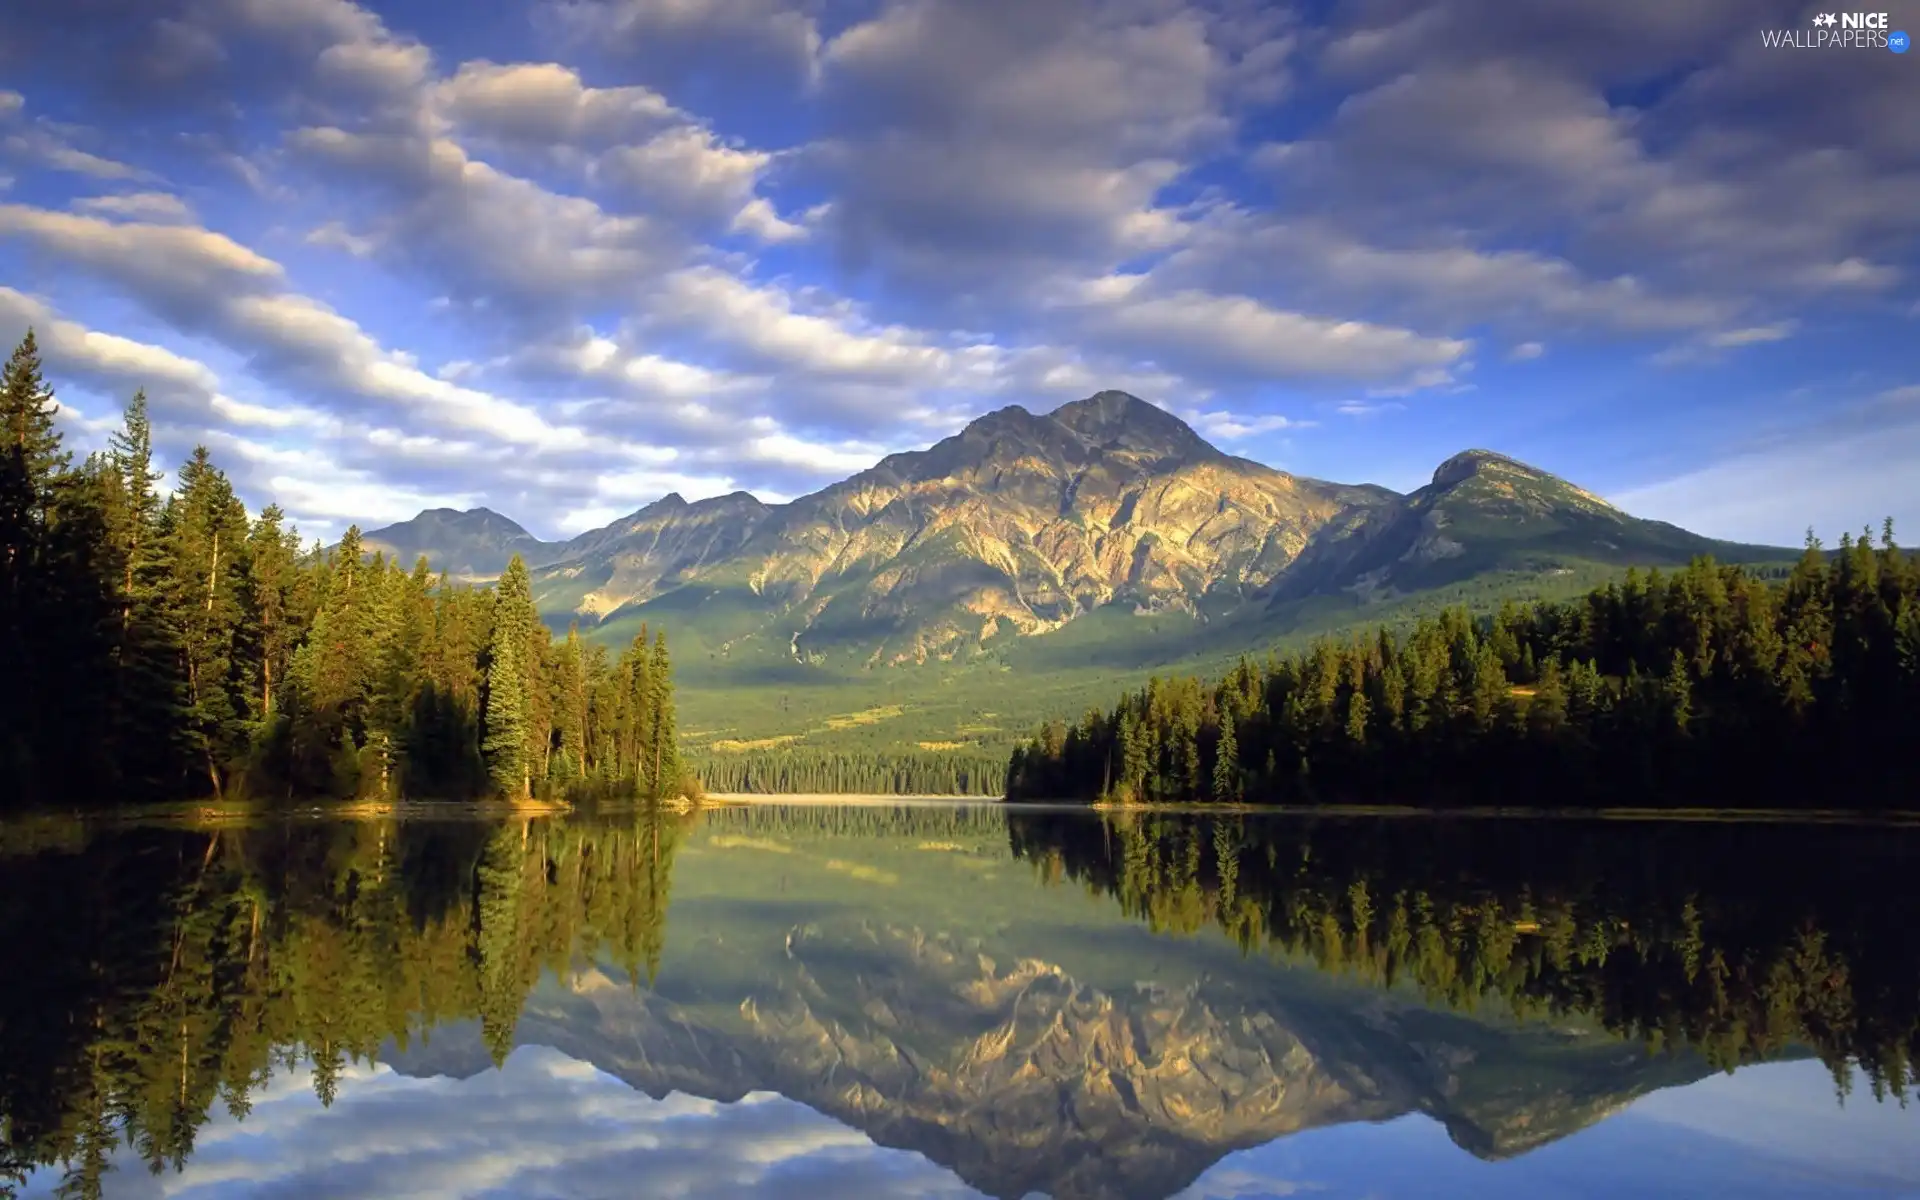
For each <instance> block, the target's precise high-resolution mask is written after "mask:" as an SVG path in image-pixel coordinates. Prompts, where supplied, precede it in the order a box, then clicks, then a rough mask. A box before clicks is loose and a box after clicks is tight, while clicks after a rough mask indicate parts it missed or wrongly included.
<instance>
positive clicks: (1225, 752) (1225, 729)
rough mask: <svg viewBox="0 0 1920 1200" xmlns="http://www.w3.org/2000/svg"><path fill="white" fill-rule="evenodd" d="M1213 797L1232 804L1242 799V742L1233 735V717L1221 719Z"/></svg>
mask: <svg viewBox="0 0 1920 1200" xmlns="http://www.w3.org/2000/svg"><path fill="white" fill-rule="evenodd" d="M1213 799H1214V801H1215V802H1216V803H1219V804H1231V803H1233V802H1234V801H1237V800H1238V799H1240V744H1239V742H1238V741H1236V740H1235V739H1234V736H1233V717H1232V716H1229V715H1223V716H1222V717H1221V720H1220V741H1219V743H1218V744H1217V745H1216V746H1215V747H1214V751H1213Z"/></svg>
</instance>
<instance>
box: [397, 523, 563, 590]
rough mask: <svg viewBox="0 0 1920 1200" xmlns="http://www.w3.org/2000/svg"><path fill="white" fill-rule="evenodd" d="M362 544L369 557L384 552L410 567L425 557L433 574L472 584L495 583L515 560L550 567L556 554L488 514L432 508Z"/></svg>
mask: <svg viewBox="0 0 1920 1200" xmlns="http://www.w3.org/2000/svg"><path fill="white" fill-rule="evenodd" d="M360 544H361V545H362V546H364V547H365V548H366V550H367V552H368V553H369V554H371V553H373V552H374V551H376V550H377V551H380V552H382V553H384V554H386V555H387V556H388V557H390V558H394V559H397V560H399V562H400V564H401V565H402V566H405V567H411V566H412V565H413V563H414V561H415V560H416V559H418V558H419V557H420V556H421V555H423V554H424V555H426V557H427V562H428V563H429V564H430V565H431V566H432V567H433V569H434V570H436V571H445V572H446V573H447V574H449V575H451V576H453V577H455V578H456V579H470V580H471V579H492V578H495V577H496V576H498V575H499V574H500V572H502V571H504V570H506V567H507V562H508V560H509V559H511V558H512V557H513V556H514V555H516V554H518V555H520V556H521V557H522V558H524V559H526V560H527V561H528V562H529V563H533V562H545V561H547V559H548V556H549V555H548V552H549V550H551V549H554V548H555V547H551V546H550V545H549V544H548V543H546V542H543V541H541V540H540V539H539V538H536V537H534V536H533V535H532V534H530V533H528V532H527V531H526V530H524V529H522V528H520V526H519V525H517V524H515V523H514V522H513V521H510V520H508V519H507V518H506V517H503V516H501V515H500V514H499V513H497V512H494V511H492V510H491V509H486V508H474V509H469V510H467V511H465V512H461V511H459V510H458V509H452V508H430V509H428V510H426V511H425V512H423V513H421V514H420V515H419V516H417V517H415V518H413V519H412V520H410V521H402V522H400V523H399V524H398V525H388V526H387V527H385V528H384V529H375V530H373V531H372V532H370V533H366V534H363V535H362V536H361V539H360Z"/></svg>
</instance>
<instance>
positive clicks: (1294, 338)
mask: <svg viewBox="0 0 1920 1200" xmlns="http://www.w3.org/2000/svg"><path fill="white" fill-rule="evenodd" d="M1086 325H1087V326H1088V328H1089V329H1090V330H1092V331H1093V332H1095V333H1096V334H1097V335H1099V336H1101V337H1104V338H1106V339H1107V340H1109V341H1113V342H1119V343H1123V344H1125V345H1127V346H1130V347H1133V348H1135V350H1136V352H1137V353H1140V354H1141V355H1143V356H1145V357H1151V358H1154V359H1155V360H1157V361H1160V362H1161V363H1162V364H1163V365H1167V366H1172V367H1175V368H1176V369H1183V370H1191V371H1194V372H1196V373H1202V374H1205V373H1228V374H1233V373H1238V374H1242V375H1246V376H1252V377H1257V378H1264V379H1288V380H1298V379H1318V378H1330V379H1360V380H1382V381H1391V380H1400V379H1426V380H1430V381H1431V382H1434V383H1437V382H1442V381H1444V379H1445V378H1446V375H1445V373H1446V371H1447V370H1448V369H1449V368H1452V367H1455V366H1458V365H1459V364H1460V363H1461V362H1462V361H1463V360H1464V358H1465V356H1466V354H1467V352H1468V350H1469V349H1471V343H1469V342H1466V341H1463V340H1460V339H1457V338H1435V337H1425V336H1422V335H1420V334H1418V333H1415V332H1413V331H1412V330H1408V329H1399V328H1393V327H1390V326H1382V325H1374V324H1370V323H1368V322H1365V321H1342V320H1335V319H1330V318H1325V317H1313V316H1307V315H1305V314H1302V313H1295V312H1285V311H1281V310H1277V309H1273V308H1269V307H1267V306H1266V305H1263V304H1261V303H1259V302H1258V301H1255V300H1252V299H1249V298H1247V297H1245V296H1231V295H1224V296H1223V295H1213V294H1209V293H1206V292H1202V291H1197V290H1187V291H1179V292H1174V293H1172V294H1170V295H1163V296H1150V297H1146V298H1140V299H1132V298H1129V299H1127V300H1123V301H1121V302H1119V303H1117V304H1113V305H1108V306H1105V307H1098V308H1093V309H1090V310H1088V313H1087V317H1086Z"/></svg>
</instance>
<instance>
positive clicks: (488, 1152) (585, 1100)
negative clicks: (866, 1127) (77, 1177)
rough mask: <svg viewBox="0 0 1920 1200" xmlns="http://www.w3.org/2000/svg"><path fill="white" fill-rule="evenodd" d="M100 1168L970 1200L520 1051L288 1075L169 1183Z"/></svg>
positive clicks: (489, 1189)
mask: <svg viewBox="0 0 1920 1200" xmlns="http://www.w3.org/2000/svg"><path fill="white" fill-rule="evenodd" d="M118 1167H119V1169H118V1170H116V1171H115V1173H114V1175H113V1176H112V1177H111V1178H110V1180H109V1185H108V1188H107V1194H108V1195H109V1196H110V1197H115V1198H118V1197H139V1198H144V1197H161V1196H166V1197H184V1198H190V1200H227V1198H228V1197H237V1196H248V1195H261V1194H273V1195H282V1196H301V1197H333V1196H338V1197H371V1196H398V1195H405V1196H409V1197H426V1196H471V1197H529V1196H537V1197H554V1198H558V1197H602V1196H607V1197H611V1196H621V1197H626V1196H636V1195H638V1196H648V1197H660V1198H662V1200H673V1198H677V1197H701V1198H703V1200H704V1198H706V1197H716V1196H728V1197H733V1196H738V1197H743V1198H751V1197H765V1198H767V1200H772V1198H774V1197H779V1198H781V1200H787V1198H789V1197H791V1198H794V1200H810V1198H818V1200H827V1198H829V1197H831V1198H833V1200H841V1198H843V1197H873V1198H875V1200H882V1198H888V1197H908V1196H912V1197H921V1196H927V1197H961V1196H965V1197H977V1196H979V1195H980V1193H978V1192H975V1191H973V1190H972V1189H970V1188H968V1187H966V1186H965V1185H963V1184H962V1183H960V1182H959V1181H958V1180H957V1179H955V1178H954V1177H953V1175H952V1174H951V1173H950V1172H948V1171H946V1170H943V1169H942V1168H940V1167H937V1166H935V1165H934V1164H932V1163H931V1162H929V1161H927V1160H926V1159H925V1158H923V1157H921V1156H920V1155H918V1154H914V1153H911V1152H909V1151H903V1150H889V1149H883V1148H881V1147H878V1146H875V1145H874V1144H873V1143H872V1142H871V1141H869V1140H868V1139H867V1138H866V1137H864V1136H863V1135H861V1134H860V1133H858V1132H856V1131H854V1130H852V1129H849V1128H847V1127H846V1126H844V1125H841V1124H839V1123H838V1122H836V1121H833V1120H831V1119H829V1118H827V1117H823V1116H821V1115H820V1114H818V1113H816V1112H814V1111H813V1110H811V1109H809V1108H807V1107H805V1106H804V1105H801V1104H798V1103H795V1102H793V1101H790V1100H785V1099H782V1098H780V1097H778V1096H773V1095H769V1094H754V1095H750V1096H748V1097H746V1098H745V1099H743V1100H742V1101H740V1102H739V1103H737V1104H719V1103H715V1102H713V1101H709V1100H701V1099H697V1098H694V1097H688V1096H680V1095H673V1096H669V1097H667V1098H666V1099H664V1100H654V1099H652V1098H650V1097H648V1096H647V1095H646V1094H644V1093H642V1092H638V1091H635V1090H634V1089H632V1088H630V1087H628V1086H627V1085H626V1084H625V1083H622V1082H621V1081H620V1080H618V1079H615V1078H614V1077H612V1076H610V1075H605V1074H602V1073H601V1072H599V1071H596V1070H594V1069H593V1068H592V1067H591V1066H588V1065H587V1064H585V1063H580V1062H576V1061H574V1060H573V1059H570V1058H568V1057H566V1056H565V1055H562V1054H560V1053H559V1052H558V1051H554V1050H549V1049H546V1048H544V1047H533V1046H529V1047H522V1048H520V1049H518V1050H516V1051H514V1053H513V1055H512V1057H511V1058H509V1059H508V1060H507V1064H506V1067H505V1068H504V1069H503V1070H500V1071H487V1072H483V1073H481V1074H479V1075H476V1076H474V1077H472V1078H470V1079H465V1080H456V1079H452V1078H448V1077H445V1076H441V1077H435V1078H429V1079H415V1078H410V1077H408V1076H404V1075H400V1074H398V1073H396V1072H394V1071H393V1070H392V1069H391V1068H389V1067H386V1066H375V1067H371V1068H368V1067H353V1068H349V1069H348V1070H347V1071H346V1072H345V1073H344V1074H343V1078H342V1080H341V1083H340V1088H339V1092H338V1095H337V1097H336V1099H335V1101H334V1104H333V1107H332V1108H329V1109H323V1108H321V1106H320V1103H319V1101H318V1099H316V1098H315V1096H314V1094H313V1087H312V1079H311V1076H310V1075H309V1074H308V1072H307V1071H306V1070H304V1069H301V1070H297V1071H290V1072H281V1073H278V1074H276V1075H275V1077H274V1078H273V1079H272V1080H271V1082H269V1084H268V1085H267V1086H266V1087H265V1088H263V1089H261V1090H260V1091H259V1092H258V1093H256V1097H255V1101H254V1106H253V1111H252V1112H251V1113H250V1114H249V1115H248V1117H247V1119H246V1120H245V1121H240V1122H236V1121H234V1120H233V1119H232V1118H231V1117H228V1116H227V1115H226V1114H225V1113H224V1112H219V1113H218V1114H217V1115H216V1117H215V1118H214V1119H213V1120H211V1121H209V1122H208V1124H207V1125H206V1127H205V1128H204V1129H202V1131H201V1133H200V1136H199V1138H198V1139H197V1140H196V1143H195V1151H194V1154H193V1157H192V1158H191V1159H189V1160H188V1162H187V1164H186V1168H185V1170H183V1171H182V1172H180V1173H179V1174H177V1175H176V1174H173V1173H171V1172H169V1173H166V1174H163V1175H159V1176H153V1175H149V1174H148V1173H147V1171H146V1169H145V1167H144V1166H142V1165H141V1163H140V1162H139V1160H138V1159H137V1158H136V1157H134V1156H132V1155H129V1154H123V1156H122V1159H121V1161H120V1162H119V1164H118ZM58 1180H59V1173H58V1171H43V1172H40V1173H39V1174H37V1175H36V1176H35V1177H34V1178H33V1180H32V1181H31V1182H30V1184H29V1187H28V1190H27V1193H26V1194H27V1195H29V1196H47V1195H51V1194H52V1189H53V1188H54V1186H55V1185H56V1184H57V1183H58Z"/></svg>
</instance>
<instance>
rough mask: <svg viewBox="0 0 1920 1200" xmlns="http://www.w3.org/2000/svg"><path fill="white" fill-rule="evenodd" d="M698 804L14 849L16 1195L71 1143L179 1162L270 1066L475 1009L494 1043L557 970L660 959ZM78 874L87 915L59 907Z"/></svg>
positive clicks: (356, 1051)
mask: <svg viewBox="0 0 1920 1200" xmlns="http://www.w3.org/2000/svg"><path fill="white" fill-rule="evenodd" d="M681 837H682V830H681V827H680V825H679V824H678V823H677V822H675V821H674V820H673V819H671V818H667V817H663V816H662V814H660V813H659V812H658V810H650V811H646V812H642V813H640V814H636V815H635V816H633V817H632V818H630V819H628V820H625V821H621V822H608V821H594V822H591V823H588V822H582V821H577V820H567V821H548V820H540V821H532V822H527V821H513V822H509V823H505V824H487V823H483V822H478V821H470V822H458V823H444V822H443V823H426V822H405V823H383V824H374V823H363V824H355V825H333V824H328V825H318V824H302V825H299V826H297V827H296V826H285V825H282V826H280V827H278V828H257V829H222V830H218V831H213V832H206V831H191V830H186V829H181V828H177V827H173V828H150V829H145V830H141V831H138V833H137V834H133V835H127V836H122V837H116V838H112V839H104V840H102V841H99V842H95V843H93V844H91V845H88V846H85V848H84V849H80V850H77V851H73V852H70V853H67V854H61V853H42V854H39V855H30V856H25V857H17V858H11V859H8V860H6V861H5V863H4V866H5V869H4V871H0V939H4V943H5V944H6V946H7V947H8V948H9V951H10V952H12V953H14V954H16V955H18V956H19V957H20V960H21V961H22V962H30V963H31V964H32V971H33V985H32V986H31V987H11V988H5V989H0V1196H4V1195H10V1194H12V1191H13V1188H12V1186H11V1185H12V1184H17V1183H18V1182H19V1181H20V1180H21V1179H23V1178H24V1176H25V1175H26V1173H27V1172H28V1171H30V1170H32V1169H33V1168H34V1167H36V1166H41V1165H48V1164H60V1165H62V1166H63V1168H64V1172H65V1178H64V1180H63V1181H62V1184H61V1187H60V1192H61V1194H62V1195H72V1196H83V1197H94V1196H98V1195H100V1194H101V1190H102V1180H103V1177H104V1176H105V1175H106V1174H107V1171H108V1168H109V1157H110V1155H111V1154H112V1153H113V1152H114V1151H115V1150H116V1149H117V1148H118V1147H120V1146H122V1145H132V1146H134V1147H135V1148H137V1151H138V1153H139V1156H140V1157H141V1158H142V1159H144V1160H145V1161H146V1163H147V1165H148V1167H149V1168H150V1169H151V1170H153V1171H154V1172H155V1173H156V1174H157V1173H160V1172H162V1171H165V1170H169V1169H172V1170H178V1169H179V1168H180V1166H181V1165H182V1164H183V1163H184V1162H185V1161H186V1159H187V1158H188V1156H189V1155H190V1154H191V1153H192V1151H193V1145H194V1140H195V1137H196V1135H197V1134H198V1132H199V1130H200V1128H201V1127H202V1126H203V1125H204V1124H205V1123H206V1121H207V1120H208V1118H209V1117H210V1115H211V1113H212V1110H213V1107H214V1105H215V1104H216V1103H218V1104H220V1105H222V1106H223V1107H224V1108H226V1109H227V1110H228V1111H230V1112H232V1113H234V1114H235V1115H237V1116H241V1117H244V1116H245V1115H246V1113H247V1110H248V1107H249V1103H250V1097H251V1096H252V1095H254V1094H255V1093H256V1092H257V1091H258V1090H259V1089H260V1088H261V1087H262V1086H263V1085H264V1084H265V1083H266V1081H267V1077H268V1073H269V1071H270V1070H273V1069H278V1068H292V1067H294V1066H296V1065H298V1064H300V1063H303V1062H306V1063H309V1064H310V1067H311V1071H312V1077H313V1085H314V1090H315V1091H316V1092H317V1093H318V1095H319V1098H320V1100H321V1101H322V1102H323V1103H328V1104H330V1103H331V1102H332V1101H333V1099H334V1094H335V1089H336V1087H337V1086H338V1083H339V1080H340V1077H341V1073H342V1070H343V1069H344V1068H345V1067H346V1065H347V1064H348V1063H350V1062H370V1061H371V1060H372V1059H373V1056H374V1055H375V1054H376V1053H377V1052H378V1051H379V1049H380V1047H381V1045H382V1044H383V1043H385V1042H386V1041H388V1040H389V1039H391V1040H392V1041H394V1042H396V1043H397V1044H398V1045H399V1046H400V1047H401V1048H402V1049H403V1050H404V1049H405V1048H406V1047H407V1046H408V1044H409V1043H410V1042H414V1041H417V1040H418V1039H420V1038H421V1037H422V1036H424V1035H425V1033H426V1032H427V1031H429V1030H431V1029H433V1028H434V1027H436V1026H439V1025H443V1024H446V1023H449V1022H455V1021H460V1020H464V1019H474V1018H477V1019H478V1020H479V1022H480V1026H481V1034H482V1037H483V1040H484V1041H485V1044H486V1046H487V1049H488V1052H489V1053H490V1054H491V1055H492V1057H493V1059H494V1061H495V1062H496V1063H498V1062H500V1061H502V1060H504V1058H505V1057H506V1054H507V1052H508V1051H509V1050H510V1049H511V1048H512V1046H513V1044H514V1029H515V1026H516V1023H517V1021H518V1019H519V1014H520V1010H521V1008H522V1006H523V1005H524V1004H525V1002H526V998H527V995H528V993H529V992H530V991H531V990H532V988H533V986H534V985H535V983H536V982H537V981H538V980H539V978H540V976H541V973H542V972H543V971H546V972H555V973H560V974H565V973H566V972H568V971H570V970H571V969H572V968H573V966H574V964H575V963H577V962H579V961H580V960H581V959H582V958H585V957H588V956H593V957H595V958H596V959H597V960H598V961H602V962H609V961H610V962H612V963H614V964H616V965H618V966H619V967H621V968H622V969H624V970H625V971H626V972H627V973H628V975H629V976H630V977H631V979H632V981H633V985H634V986H635V987H639V986H642V985H643V984H645V983H647V982H648V981H650V980H651V979H652V977H653V975H654V973H655V972H656V971H657V970H658V967H659V962H660V957H661V954H662V951H663V948H664V945H665V938H666V915H667V907H668V903H669V899H670V891H671V871H672V865H673V858H674V855H675V853H676V849H677V846H678V844H679V841H680V839H681ZM48 895H60V896H62V897H63V898H64V899H65V901H66V902H67V904H68V906H69V908H68V911H69V917H70V919H68V920H63V921H59V922H49V921H47V920H46V919H45V904H46V897H47V896H48Z"/></svg>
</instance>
